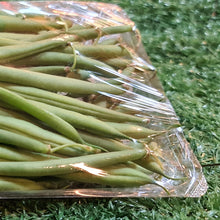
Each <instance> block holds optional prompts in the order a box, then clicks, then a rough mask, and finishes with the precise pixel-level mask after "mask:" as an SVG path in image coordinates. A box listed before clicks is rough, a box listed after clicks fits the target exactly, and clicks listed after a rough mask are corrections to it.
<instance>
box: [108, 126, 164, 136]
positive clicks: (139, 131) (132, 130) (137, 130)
mask: <svg viewBox="0 0 220 220" xmlns="http://www.w3.org/2000/svg"><path fill="white" fill-rule="evenodd" d="M108 124H109V125H111V126H112V127H114V128H115V129H117V130H118V131H120V132H121V133H123V134H125V135H128V136H129V137H132V138H136V139H140V138H147V137H148V136H156V135H160V134H163V133H164V131H155V130H152V129H149V128H145V127H143V126H138V125H133V124H127V123H114V122H108Z"/></svg>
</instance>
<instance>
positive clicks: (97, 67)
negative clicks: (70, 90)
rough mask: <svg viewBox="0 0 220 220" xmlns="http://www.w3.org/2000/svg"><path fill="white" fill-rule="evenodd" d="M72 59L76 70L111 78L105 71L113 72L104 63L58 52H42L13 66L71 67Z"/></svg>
mask: <svg viewBox="0 0 220 220" xmlns="http://www.w3.org/2000/svg"><path fill="white" fill-rule="evenodd" d="M74 59H76V62H75V64H76V65H75V68H76V69H85V70H90V71H94V72H97V73H99V74H103V75H104V76H107V77H113V75H112V74H111V73H109V72H108V71H106V70H114V69H113V68H112V67H111V66H109V65H107V64H105V63H104V62H101V61H98V60H95V59H92V58H88V57H85V56H80V55H76V56H75V55H73V54H66V53H60V52H43V53H40V54H37V55H35V56H31V57H27V58H24V59H20V60H18V61H17V62H14V63H13V64H14V65H16V66H25V67H26V66H56V65H58V66H60V65H61V66H72V65H73V62H74Z"/></svg>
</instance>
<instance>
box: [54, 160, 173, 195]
mask: <svg viewBox="0 0 220 220" xmlns="http://www.w3.org/2000/svg"><path fill="white" fill-rule="evenodd" d="M58 177H60V178H64V179H68V180H74V181H77V182H84V183H96V184H101V185H107V186H118V187H137V186H141V185H146V184H154V185H157V186H159V187H161V188H162V189H163V190H165V192H166V193H168V194H169V192H168V190H167V189H166V188H165V187H163V186H162V185H161V184H159V183H158V182H157V181H155V180H154V179H153V178H152V177H150V176H149V175H147V174H145V173H143V172H141V171H139V170H135V169H134V168H130V167H123V166H121V164H120V165H119V166H118V167H116V168H115V167H108V168H107V169H106V168H104V169H102V170H100V169H96V170H94V171H93V172H91V173H90V172H78V173H74V174H69V175H60V176H58Z"/></svg>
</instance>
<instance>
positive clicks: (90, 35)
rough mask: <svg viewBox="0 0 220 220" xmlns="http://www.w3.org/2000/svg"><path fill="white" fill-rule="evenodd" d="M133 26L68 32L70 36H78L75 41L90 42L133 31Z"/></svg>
mask: <svg viewBox="0 0 220 220" xmlns="http://www.w3.org/2000/svg"><path fill="white" fill-rule="evenodd" d="M132 28H133V27H132V26H130V25H120V26H111V27H105V28H100V29H95V28H90V29H84V30H73V31H67V33H68V34H74V35H76V36H77V38H75V39H74V40H80V39H81V40H89V39H95V38H97V37H99V36H104V35H111V34H119V33H125V32H130V31H132Z"/></svg>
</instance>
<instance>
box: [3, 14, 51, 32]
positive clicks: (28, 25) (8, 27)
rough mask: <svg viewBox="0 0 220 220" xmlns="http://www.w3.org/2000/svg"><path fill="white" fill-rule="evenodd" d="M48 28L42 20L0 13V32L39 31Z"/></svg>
mask: <svg viewBox="0 0 220 220" xmlns="http://www.w3.org/2000/svg"><path fill="white" fill-rule="evenodd" d="M48 28H49V27H48V26H45V25H43V24H41V23H40V22H36V21H32V20H27V19H23V18H21V17H15V16H5V15H0V32H17V33H38V32H39V31H41V30H48Z"/></svg>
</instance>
